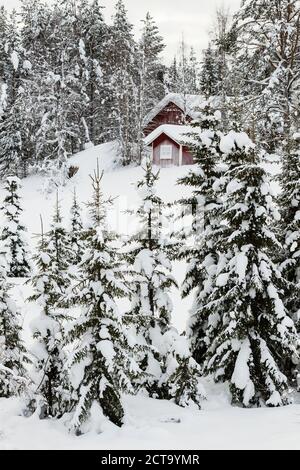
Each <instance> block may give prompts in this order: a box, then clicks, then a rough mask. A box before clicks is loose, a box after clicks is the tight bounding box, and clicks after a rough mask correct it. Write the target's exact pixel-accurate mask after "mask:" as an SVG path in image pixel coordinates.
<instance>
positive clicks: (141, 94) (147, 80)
mask: <svg viewBox="0 0 300 470" xmlns="http://www.w3.org/2000/svg"><path fill="white" fill-rule="evenodd" d="M164 47H165V46H164V44H163V39H162V37H161V36H160V35H159V31H158V28H157V26H156V24H155V22H154V20H153V18H152V17H151V16H150V14H149V13H147V15H146V18H145V20H143V30H142V37H141V39H140V41H139V44H138V48H137V65H138V96H137V113H138V115H137V143H138V154H139V155H138V161H139V162H140V161H141V158H142V153H143V148H144V142H143V137H144V135H143V124H144V118H145V116H146V115H147V113H149V112H150V111H151V109H153V107H154V106H155V105H156V103H158V102H159V101H160V100H161V99H162V98H163V96H164V94H165V89H164V84H163V72H164V66H163V65H162V62H161V60H160V54H161V52H162V51H163V49H164Z"/></svg>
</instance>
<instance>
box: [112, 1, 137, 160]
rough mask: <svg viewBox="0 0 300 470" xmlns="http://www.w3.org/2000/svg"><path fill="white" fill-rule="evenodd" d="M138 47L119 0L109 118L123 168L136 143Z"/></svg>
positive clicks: (113, 28)
mask: <svg viewBox="0 0 300 470" xmlns="http://www.w3.org/2000/svg"><path fill="white" fill-rule="evenodd" d="M135 47H136V46H135V42H134V36H133V26H132V24H130V23H129V21H128V18H127V11H126V8H125V6H124V2H123V0H118V1H117V3H116V5H115V14H114V17H113V25H112V27H111V28H110V36H109V40H108V42H107V50H108V51H109V54H108V55H109V67H110V68H109V70H108V73H109V77H110V90H111V96H110V100H111V101H110V110H109V111H108V115H109V117H110V124H109V127H110V131H111V132H110V135H109V138H110V139H111V140H112V139H117V141H118V144H119V149H120V157H121V161H122V164H123V165H128V164H129V163H130V162H131V161H132V160H133V157H135V154H133V147H132V144H133V143H136V123H137V121H136V116H137V103H136V101H137V96H136V86H135V83H134V76H135V74H136V73H138V71H137V70H136V67H135Z"/></svg>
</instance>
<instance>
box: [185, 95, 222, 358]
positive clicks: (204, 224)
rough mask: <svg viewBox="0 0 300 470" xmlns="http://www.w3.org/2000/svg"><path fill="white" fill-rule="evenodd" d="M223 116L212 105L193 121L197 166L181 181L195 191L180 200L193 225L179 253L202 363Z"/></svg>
mask: <svg viewBox="0 0 300 470" xmlns="http://www.w3.org/2000/svg"><path fill="white" fill-rule="evenodd" d="M220 120H221V113H219V112H218V111H215V112H214V111H213V110H212V108H211V106H210V105H209V103H206V104H205V105H204V108H203V109H202V110H201V114H200V116H199V118H198V119H197V120H196V121H195V122H193V124H192V126H193V127H194V129H195V130H194V131H193V132H191V133H190V134H189V135H188V136H187V137H186V139H187V140H188V143H187V145H188V146H189V148H190V150H191V151H192V153H193V156H194V160H195V163H196V165H195V166H194V167H193V169H192V170H190V171H189V173H188V174H187V175H186V176H185V177H183V178H181V179H180V180H179V183H180V184H183V185H186V186H190V187H192V188H193V194H192V197H191V198H190V199H188V200H183V201H180V202H181V203H182V204H184V205H185V206H188V207H190V208H192V211H193V224H192V225H191V227H190V231H189V233H188V234H187V243H185V244H183V246H182V248H181V249H180V250H179V252H178V258H179V259H185V260H187V263H188V266H187V272H186V276H185V280H184V283H183V285H182V295H183V297H186V296H188V295H189V294H190V293H191V292H192V291H194V290H195V297H194V302H193V306H192V309H191V312H190V319H189V324H188V336H189V338H190V341H191V349H192V353H193V357H194V358H195V359H196V361H197V362H198V363H199V364H202V363H203V359H204V356H205V353H206V349H207V346H208V345H207V344H206V342H205V332H206V329H207V312H206V311H205V310H204V305H205V303H206V298H207V296H208V295H209V294H210V292H211V290H212V288H213V278H214V274H215V269H216V265H217V263H218V259H219V254H218V251H217V248H216V246H217V241H218V239H219V236H220V217H219V210H220V207H221V201H220V196H219V194H218V185H219V182H220V178H221V176H222V173H221V167H220V163H221V158H222V153H221V150H220V147H219V145H220V133H219V131H218V127H219V124H220Z"/></svg>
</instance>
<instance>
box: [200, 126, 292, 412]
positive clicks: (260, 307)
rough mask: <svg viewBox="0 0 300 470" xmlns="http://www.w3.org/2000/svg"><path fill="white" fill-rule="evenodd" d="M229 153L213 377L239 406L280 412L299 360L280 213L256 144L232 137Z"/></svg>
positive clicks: (210, 304)
mask: <svg viewBox="0 0 300 470" xmlns="http://www.w3.org/2000/svg"><path fill="white" fill-rule="evenodd" d="M221 148H223V149H224V151H226V161H227V163H228V165H229V169H228V172H227V173H226V175H225V176H226V193H227V197H226V202H225V210H224V212H223V214H222V217H223V221H222V222H223V224H224V225H225V228H224V235H223V237H222V239H221V240H220V241H219V244H220V245H221V246H222V251H223V252H224V253H225V258H223V259H222V263H219V265H218V267H217V271H216V281H215V287H214V289H213V291H212V292H211V293H210V295H209V296H208V298H207V301H206V302H207V303H206V307H205V310H206V312H208V314H209V316H208V318H207V320H208V321H207V325H208V326H207V330H206V337H207V338H208V339H209V341H208V343H209V348H208V351H207V355H206V361H205V372H206V374H213V376H214V379H215V380H216V381H218V382H220V381H221V382H224V381H229V384H230V389H231V393H232V400H233V402H234V403H238V404H241V405H243V406H245V407H248V406H251V405H256V406H257V405H261V404H262V403H265V404H266V405H268V406H280V405H283V404H286V403H287V401H288V398H287V386H288V380H287V377H286V376H285V375H284V373H283V372H284V370H283V364H284V361H285V360H286V359H287V358H291V357H292V356H293V355H296V353H297V351H296V348H297V342H298V338H297V333H296V330H295V326H294V323H293V321H292V319H291V318H290V317H289V316H288V313H287V311H286V308H285V307H284V304H283V301H282V299H283V292H284V290H285V287H286V285H285V281H284V279H283V278H282V276H281V273H280V271H279V269H278V267H277V266H276V264H274V262H273V260H272V257H274V254H276V252H277V251H278V250H280V243H279V242H278V241H277V239H276V236H275V234H274V232H273V231H272V225H271V224H272V223H274V221H275V220H277V218H278V217H279V213H278V211H277V209H276V207H275V205H274V202H273V197H272V190H271V188H270V182H269V179H268V176H267V174H266V172H265V170H264V169H263V168H262V166H261V159H260V158H261V155H260V153H259V151H258V149H257V148H256V147H255V146H254V145H253V144H252V142H251V141H249V138H248V136H247V135H246V134H244V133H234V132H231V133H230V134H229V135H227V136H225V137H224V138H223V140H222V141H221ZM224 260H225V261H224Z"/></svg>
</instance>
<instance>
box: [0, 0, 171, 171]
mask: <svg viewBox="0 0 300 470" xmlns="http://www.w3.org/2000/svg"><path fill="white" fill-rule="evenodd" d="M0 44H1V45H0V48H1V53H0V83H1V85H2V86H1V105H0V110H1V112H0V115H1V127H0V143H1V144H0V147H1V151H0V163H1V174H2V175H5V174H18V176H20V177H23V176H26V175H27V174H28V172H29V171H32V170H34V169H36V170H38V171H41V167H44V168H45V167H47V166H48V165H50V164H51V163H54V167H56V168H57V169H60V170H61V169H62V170H63V171H64V170H66V169H65V167H66V161H67V158H68V156H69V155H71V154H72V153H74V152H77V151H79V150H82V149H83V148H84V146H85V145H88V144H90V143H91V142H92V143H93V144H99V143H102V142H104V141H110V140H115V139H116V140H117V141H118V143H119V147H120V152H119V153H120V157H121V160H122V163H123V164H127V163H128V162H129V161H132V160H135V161H138V160H139V154H138V145H137V144H138V143H139V141H140V140H141V129H142V124H141V121H142V119H143V117H144V116H145V114H146V113H147V112H148V111H149V110H150V109H151V108H152V107H153V104H154V103H156V102H157V101H158V100H160V99H161V98H162V97H163V96H164V94H165V89H164V85H163V75H164V66H163V65H162V63H161V60H160V53H161V51H162V50H163V48H164V45H163V40H162V38H161V37H160V35H159V32H158V29H157V27H156V25H155V22H154V20H153V19H152V18H151V16H150V15H149V14H147V16H146V18H145V20H144V21H143V22H142V24H141V37H140V38H139V39H138V40H135V39H134V36H133V26H132V25H131V24H130V23H129V21H128V19H127V13H126V10H125V7H124V4H123V2H122V1H118V2H117V3H116V6H115V13H114V16H113V19H112V24H111V25H108V24H106V23H105V21H104V18H103V12H102V7H101V5H100V3H99V2H98V0H92V1H89V2H87V1H83V0H77V1H75V2H74V1H71V0H57V1H55V2H51V4H49V3H48V2H43V1H42V0H24V1H23V2H22V7H21V11H19V12H16V11H12V13H10V14H8V13H7V12H6V11H5V9H4V8H3V7H1V10H0ZM56 177H57V178H58V177H59V173H58V174H57V175H56Z"/></svg>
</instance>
